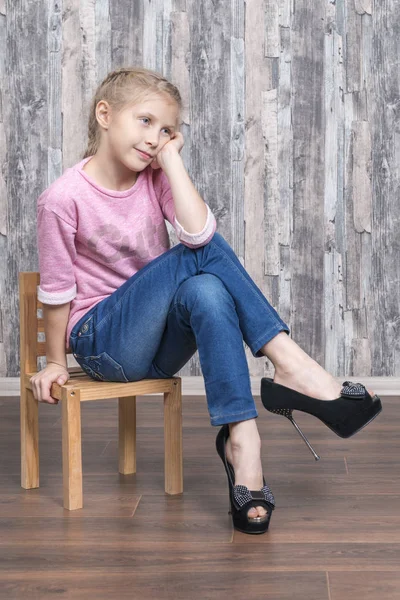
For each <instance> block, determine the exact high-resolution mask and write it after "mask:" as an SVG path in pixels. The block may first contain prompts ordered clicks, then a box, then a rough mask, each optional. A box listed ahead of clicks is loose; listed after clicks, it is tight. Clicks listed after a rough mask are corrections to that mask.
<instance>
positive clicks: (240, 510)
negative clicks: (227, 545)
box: [215, 425, 275, 534]
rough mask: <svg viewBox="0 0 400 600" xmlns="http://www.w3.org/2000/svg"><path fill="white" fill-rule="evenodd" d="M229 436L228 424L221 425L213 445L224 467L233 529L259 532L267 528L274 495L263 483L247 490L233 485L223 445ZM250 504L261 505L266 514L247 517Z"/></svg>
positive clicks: (242, 486)
mask: <svg viewBox="0 0 400 600" xmlns="http://www.w3.org/2000/svg"><path fill="white" fill-rule="evenodd" d="M228 438H229V425H223V426H222V428H221V429H220V430H219V432H218V435H217V439H216V441H215V445H216V448H217V452H218V455H219V457H220V458H221V460H222V463H223V465H224V467H225V471H226V474H227V476H228V485H229V511H228V514H230V515H232V522H233V526H234V528H235V529H237V530H238V531H241V532H242V533H250V534H260V533H265V532H266V531H267V530H268V527H269V522H270V520H271V515H272V511H273V510H274V508H275V499H274V496H273V494H272V492H271V490H270V488H269V487H268V485H267V484H266V483H265V479H264V477H263V482H264V485H263V487H262V488H261V490H257V491H254V490H249V489H248V488H247V487H246V486H245V485H235V471H234V469H233V466H232V465H231V464H230V463H229V462H228V460H227V458H226V452H225V446H226V441H227V439H228ZM252 506H263V507H264V508H265V509H266V511H267V514H266V515H264V516H262V517H249V516H248V514H247V513H248V511H249V510H250V508H252Z"/></svg>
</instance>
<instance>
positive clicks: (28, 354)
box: [19, 271, 72, 373]
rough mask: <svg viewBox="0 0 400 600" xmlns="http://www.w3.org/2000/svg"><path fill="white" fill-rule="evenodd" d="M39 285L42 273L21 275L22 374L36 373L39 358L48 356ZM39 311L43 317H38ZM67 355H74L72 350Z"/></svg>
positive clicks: (67, 351)
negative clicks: (38, 293) (39, 298)
mask: <svg viewBox="0 0 400 600" xmlns="http://www.w3.org/2000/svg"><path fill="white" fill-rule="evenodd" d="M39 284H40V273H38V272H34V271H33V272H20V273H19V311H20V317H19V322H20V333H19V335H20V360H21V373H22V372H23V371H24V372H28V373H29V372H33V371H36V370H37V359H38V357H39V356H46V339H45V331H44V319H43V304H42V303H41V302H40V301H39V300H38V297H37V290H38V286H39ZM39 310H40V311H41V316H39V315H38V311H39ZM39 338H40V340H39ZM66 354H72V350H71V348H68V349H66Z"/></svg>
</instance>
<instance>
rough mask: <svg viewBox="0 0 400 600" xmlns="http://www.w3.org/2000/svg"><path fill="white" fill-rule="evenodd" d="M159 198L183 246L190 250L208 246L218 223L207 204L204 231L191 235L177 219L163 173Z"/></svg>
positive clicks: (166, 179) (172, 199) (159, 185)
mask: <svg viewBox="0 0 400 600" xmlns="http://www.w3.org/2000/svg"><path fill="white" fill-rule="evenodd" d="M157 196H158V199H159V203H160V206H161V210H162V212H163V215H164V217H165V218H166V219H167V221H169V223H171V225H172V226H173V227H174V229H175V232H176V236H177V238H178V240H179V241H180V242H182V244H184V245H185V246H188V247H189V248H200V247H201V246H205V245H206V244H208V242H209V241H210V240H211V238H212V237H213V235H214V233H215V231H216V229H217V222H216V219H215V216H214V214H213V212H212V211H211V209H210V207H209V205H208V204H207V203H206V202H205V203H204V204H205V205H206V207H207V220H206V223H205V225H204V227H203V229H202V230H201V231H199V232H198V233H189V232H188V231H186V230H185V229H184V227H183V226H182V225H181V223H179V221H178V219H177V218H176V215H175V205H174V198H173V196H172V190H171V186H170V184H169V181H168V178H167V176H166V174H165V173H164V172H163V171H162V172H161V173H160V174H159V181H158V194H157Z"/></svg>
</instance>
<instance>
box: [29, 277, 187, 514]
mask: <svg viewBox="0 0 400 600" xmlns="http://www.w3.org/2000/svg"><path fill="white" fill-rule="evenodd" d="M39 282H40V274H39V273H37V272H27V273H23V272H20V273H19V298H20V353H21V355H20V358H21V486H22V487H23V488H24V489H32V488H38V487H39V421H38V404H39V403H38V401H37V400H35V398H34V396H33V392H32V387H31V384H30V381H29V380H30V378H31V377H32V376H33V375H35V374H36V373H37V372H38V367H37V357H38V356H45V355H46V343H45V341H38V333H42V334H43V336H42V337H44V322H43V318H38V309H39V308H42V303H41V302H39V301H38V299H37V287H38V285H39ZM67 353H68V354H71V353H72V350H71V349H70V348H68V350H67ZM68 371H69V373H70V378H69V379H68V381H67V382H66V383H65V384H64V385H61V386H60V385H58V384H57V383H54V384H53V385H52V388H51V395H52V396H53V398H58V399H59V400H60V401H61V403H62V470H63V486H64V508H66V509H68V510H76V509H78V508H82V507H83V495H82V449H81V402H89V401H92V400H103V399H105V398H118V405H119V406H118V425H119V472H120V473H122V474H124V475H127V474H131V473H136V396H137V395H143V394H151V393H163V394H164V449H165V457H164V469H165V492H166V493H167V494H171V495H173V494H181V493H182V492H183V457H182V396H181V378H180V377H173V378H171V379H142V380H140V381H137V382H129V383H119V382H115V383H114V382H105V381H95V380H93V379H91V378H90V377H89V376H88V375H86V373H85V372H84V371H83V370H82V369H81V368H80V367H69V368H68Z"/></svg>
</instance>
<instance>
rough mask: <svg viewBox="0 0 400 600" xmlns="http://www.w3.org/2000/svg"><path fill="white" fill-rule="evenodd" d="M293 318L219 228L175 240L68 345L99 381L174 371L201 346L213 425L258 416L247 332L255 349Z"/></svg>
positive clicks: (87, 318)
mask: <svg viewBox="0 0 400 600" xmlns="http://www.w3.org/2000/svg"><path fill="white" fill-rule="evenodd" d="M280 331H285V332H286V333H287V334H289V328H288V326H287V325H286V324H285V323H284V322H283V321H282V320H281V319H280V317H279V315H278V313H277V312H276V311H275V309H274V308H273V307H272V306H271V305H270V304H269V302H268V301H267V300H266V298H265V296H264V295H263V294H262V292H261V291H260V289H259V288H258V287H257V286H256V284H255V283H254V281H253V280H252V279H251V277H250V276H249V274H248V273H247V271H246V270H245V269H244V268H243V266H242V264H241V263H240V261H239V259H238V257H237V256H236V254H235V253H234V251H233V250H232V248H231V247H230V246H229V244H228V243H227V242H226V240H225V239H224V238H223V237H222V236H221V234H219V233H218V232H215V233H214V235H213V237H212V238H211V240H210V241H209V242H208V243H207V244H206V245H205V246H202V247H201V248H189V247H188V246H185V245H183V244H181V243H180V244H177V245H176V246H174V247H173V248H171V249H169V250H168V251H167V252H165V253H163V254H161V255H160V256H158V257H157V258H155V259H154V260H152V261H151V262H150V263H148V264H147V265H146V266H145V267H143V268H142V269H140V270H139V271H138V272H137V273H135V274H134V275H132V277H130V278H129V279H128V280H127V281H126V282H125V283H124V284H122V285H121V286H120V287H119V288H118V289H117V290H115V292H113V293H112V294H111V295H110V296H108V297H107V298H104V300H101V301H100V302H99V303H98V304H96V305H95V306H94V307H93V308H91V309H90V310H89V311H88V312H87V313H86V314H85V315H84V316H83V317H82V318H81V319H80V320H79V321H78V322H77V323H76V325H75V326H74V328H73V329H72V332H71V336H70V347H71V349H72V351H73V354H74V357H75V359H76V361H77V362H78V364H79V365H80V366H81V367H82V369H83V370H84V371H85V372H86V373H87V374H88V375H90V376H91V377H92V378H93V379H96V380H101V381H119V382H128V381H138V380H139V379H144V378H146V379H147V378H156V379H159V378H168V377H173V376H174V375H175V374H176V373H177V371H179V369H181V368H182V367H183V366H184V365H185V364H186V363H187V362H188V360H189V359H190V358H191V357H192V356H193V354H194V353H195V352H196V350H198V351H199V358H200V365H201V370H202V374H203V377H204V383H205V390H206V397H207V406H208V411H209V414H210V420H211V425H215V426H217V425H223V424H225V423H234V422H238V421H244V420H247V419H253V418H256V417H258V412H257V410H256V406H255V402H254V398H253V396H252V393H251V388H250V375H249V368H248V364H247V359H246V354H245V349H244V344H243V340H244V341H245V342H246V344H247V346H248V347H249V348H250V350H251V352H252V354H253V356H255V357H261V356H263V354H262V353H261V352H260V348H262V346H264V344H266V343H267V342H268V341H270V340H271V339H272V338H273V337H275V336H276V335H277V334H278V333H279V332H280Z"/></svg>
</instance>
